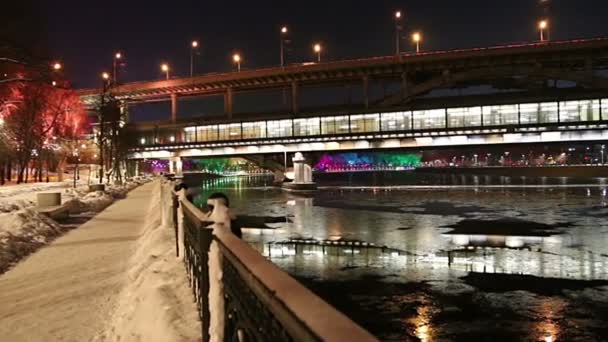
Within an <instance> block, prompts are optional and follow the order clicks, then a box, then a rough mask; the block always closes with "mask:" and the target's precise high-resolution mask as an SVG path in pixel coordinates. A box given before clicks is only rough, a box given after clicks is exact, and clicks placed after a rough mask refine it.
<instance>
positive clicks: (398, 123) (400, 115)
mask: <svg viewBox="0 0 608 342" xmlns="http://www.w3.org/2000/svg"><path fill="white" fill-rule="evenodd" d="M380 121H381V126H382V131H383V132H390V131H407V130H410V129H412V112H395V113H384V114H382V116H381V119H380Z"/></svg>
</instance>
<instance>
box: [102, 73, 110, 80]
mask: <svg viewBox="0 0 608 342" xmlns="http://www.w3.org/2000/svg"><path fill="white" fill-rule="evenodd" d="M101 78H103V79H104V80H109V79H110V74H108V73H107V72H104V73H102V74H101Z"/></svg>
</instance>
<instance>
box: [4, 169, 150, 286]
mask: <svg viewBox="0 0 608 342" xmlns="http://www.w3.org/2000/svg"><path fill="white" fill-rule="evenodd" d="M149 181H150V179H147V178H136V179H134V180H132V181H129V182H128V183H127V184H126V185H124V186H110V187H108V190H107V191H106V192H102V191H98V192H94V193H88V191H87V190H88V187H87V186H79V187H77V188H76V189H73V188H70V187H71V186H72V185H73V184H72V183H70V184H68V183H48V184H47V183H40V184H24V185H17V186H9V187H7V188H2V189H0V198H2V199H1V200H0V274H2V273H4V272H6V270H8V269H9V268H10V267H11V266H12V265H13V264H15V263H16V262H18V261H19V260H21V259H22V258H24V257H25V256H27V255H29V254H30V253H32V252H34V251H35V250H37V249H38V248H40V247H42V246H44V245H46V244H47V243H49V242H50V241H52V240H53V239H55V238H56V237H58V236H59V235H61V234H63V233H64V232H65V231H67V230H69V229H70V226H69V225H62V224H59V223H57V222H55V221H54V220H52V219H50V218H48V217H46V216H45V215H41V214H40V213H38V211H37V210H36V208H35V205H36V203H35V201H34V200H33V199H34V198H35V196H36V193H38V192H40V191H48V190H51V189H54V190H63V191H62V197H63V199H64V204H65V205H67V206H68V208H69V209H70V213H73V214H79V213H84V212H100V211H102V210H103V209H105V208H106V207H108V206H109V205H110V204H112V202H114V201H115V200H116V199H118V198H124V197H125V196H126V194H127V193H128V192H129V191H130V190H132V189H134V188H135V187H137V186H139V185H141V184H144V183H146V182H149ZM10 196H12V197H10Z"/></svg>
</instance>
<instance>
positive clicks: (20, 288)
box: [0, 182, 156, 342]
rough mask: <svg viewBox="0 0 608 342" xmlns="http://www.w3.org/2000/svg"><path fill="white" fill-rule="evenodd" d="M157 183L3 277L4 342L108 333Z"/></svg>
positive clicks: (0, 328) (0, 324)
mask: <svg viewBox="0 0 608 342" xmlns="http://www.w3.org/2000/svg"><path fill="white" fill-rule="evenodd" d="M155 183H156V182H152V183H148V184H146V185H143V186H141V187H139V188H137V189H135V190H133V191H131V192H130V193H129V195H128V196H127V198H126V199H124V200H120V201H118V202H116V203H114V204H113V205H111V206H110V207H108V208H107V209H106V210H104V211H103V212H101V213H99V214H98V215H97V216H95V217H94V218H93V219H92V220H90V221H88V222H87V223H85V224H84V225H82V226H81V227H80V228H78V229H75V230H73V231H71V232H69V233H68V234H66V235H64V236H63V237H61V238H59V239H57V240H55V241H54V242H53V243H51V244H50V245H49V246H47V247H45V248H42V249H41V250H39V251H38V252H36V253H35V254H33V255H31V256H30V257H29V258H27V259H26V260H24V261H22V262H21V263H19V264H18V265H17V266H16V267H15V268H13V269H12V270H10V271H8V272H7V273H5V274H4V275H2V276H0V340H1V341H11V342H21V341H89V340H91V338H92V337H93V336H95V335H96V333H99V331H100V330H101V329H103V328H104V324H105V323H106V322H107V320H108V319H109V317H110V316H111V314H112V312H113V309H114V307H115V305H116V300H117V296H118V294H119V292H120V290H121V288H122V287H123V285H124V282H125V280H126V279H127V278H126V270H127V266H128V262H129V259H130V256H131V255H132V254H133V252H134V249H135V242H136V240H137V238H138V237H139V235H140V234H141V232H142V229H143V227H144V223H145V219H146V214H147V212H148V207H149V205H150V199H151V197H152V196H151V194H152V190H153V188H154V184H155Z"/></svg>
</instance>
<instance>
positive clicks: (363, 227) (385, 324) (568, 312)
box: [201, 176, 608, 342]
mask: <svg viewBox="0 0 608 342" xmlns="http://www.w3.org/2000/svg"><path fill="white" fill-rule="evenodd" d="M459 177H460V176H459ZM473 179H474V178H471V180H463V179H461V178H458V183H457V185H451V184H449V182H442V183H441V184H442V186H440V187H429V186H423V187H418V186H412V187H400V188H394V187H388V186H387V187H381V186H369V187H360V185H364V184H361V183H357V184H342V185H350V186H349V187H340V186H335V185H336V184H335V183H332V184H331V185H332V186H330V187H327V188H324V189H323V190H322V191H320V192H319V193H318V194H316V195H315V196H314V197H308V198H305V197H298V196H293V195H290V194H287V193H285V192H282V191H281V190H280V189H277V188H272V187H266V185H268V184H270V181H271V180H270V179H268V178H264V177H232V178H223V179H217V180H209V181H205V182H204V184H202V185H201V187H202V189H203V194H202V195H201V198H202V197H204V196H206V195H208V194H209V193H210V192H213V191H221V192H224V193H226V194H227V195H228V196H229V198H230V200H231V206H232V207H233V208H234V210H235V212H237V213H238V214H239V215H243V216H251V217H255V216H257V217H259V216H261V215H263V216H265V218H264V219H263V220H265V221H266V222H267V223H266V224H265V225H266V226H268V227H270V228H273V229H245V230H244V236H243V238H244V240H246V241H247V242H249V243H250V244H251V245H252V246H253V247H254V248H256V249H257V250H259V251H260V252H261V253H262V254H263V255H265V256H266V257H267V258H268V259H269V260H271V261H272V262H274V263H275V264H276V265H278V266H279V267H280V268H282V269H283V270H285V271H287V272H288V273H289V274H291V275H292V276H294V277H296V278H297V279H298V280H300V281H301V282H303V283H304V284H305V285H306V286H308V287H309V288H310V289H311V290H313V292H315V293H317V294H318V295H319V296H321V297H322V298H324V299H325V300H326V301H328V302H329V303H331V304H332V305H334V306H335V307H337V308H338V309H339V310H341V311H342V312H344V313H345V314H347V315H348V316H349V317H351V318H352V319H353V320H354V321H356V322H357V323H359V324H361V325H362V326H363V327H365V328H366V329H368V330H369V331H370V332H372V333H373V334H374V335H376V336H378V337H379V338H380V339H382V340H385V341H391V340H400V341H402V340H406V341H407V340H412V341H445V340H448V341H452V340H467V341H484V340H499V341H500V340H509V341H511V340H516V341H518V340H522V341H550V342H553V341H571V340H581V341H601V340H603V339H605V338H606V336H608V327H607V326H606V324H605V323H606V321H608V206H607V203H608V198H607V197H606V188H605V186H604V185H602V184H604V182H603V181H602V180H597V179H592V180H589V181H587V182H581V181H577V182H572V181H569V180H568V179H555V180H551V179H550V180H535V179H531V180H527V181H526V184H532V185H531V186H519V185H518V184H516V185H517V186H513V182H512V181H511V180H509V181H508V183H507V184H505V182H504V179H503V181H501V180H500V178H497V179H496V180H492V179H485V180H484V184H485V185H489V186H484V185H479V182H478V183H475V182H474V181H473ZM516 183H518V182H516ZM584 184H589V185H588V186H586V185H584ZM321 185H323V184H321ZM375 185H378V183H377V182H376V184H375Z"/></svg>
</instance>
